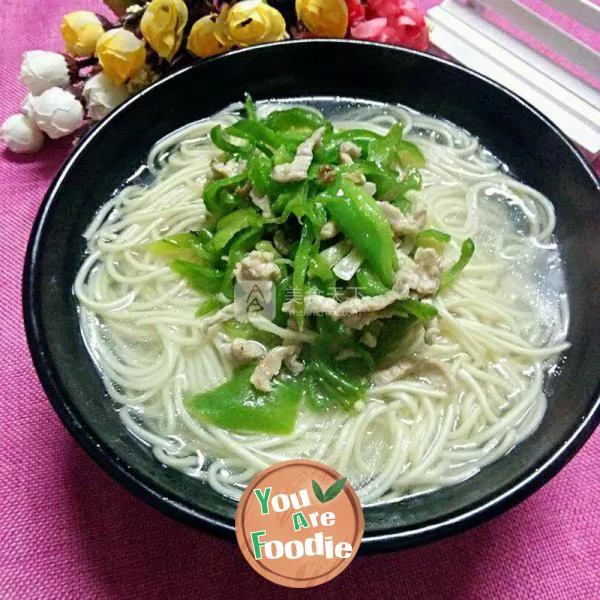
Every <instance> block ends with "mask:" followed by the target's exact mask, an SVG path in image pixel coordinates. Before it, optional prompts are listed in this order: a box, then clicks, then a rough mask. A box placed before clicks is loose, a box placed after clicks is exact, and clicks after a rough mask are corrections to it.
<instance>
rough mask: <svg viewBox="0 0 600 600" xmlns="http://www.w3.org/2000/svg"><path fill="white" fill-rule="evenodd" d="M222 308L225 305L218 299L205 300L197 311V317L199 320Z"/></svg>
mask: <svg viewBox="0 0 600 600" xmlns="http://www.w3.org/2000/svg"><path fill="white" fill-rule="evenodd" d="M222 307H223V303H222V302H221V301H220V300H217V299H216V298H210V299H209V300H205V301H204V302H203V303H202V304H201V305H200V306H199V307H198V310H197V311H196V315H195V316H196V317H197V318H200V317H204V316H205V315H209V314H210V313H213V312H215V311H217V310H219V309H220V308H222Z"/></svg>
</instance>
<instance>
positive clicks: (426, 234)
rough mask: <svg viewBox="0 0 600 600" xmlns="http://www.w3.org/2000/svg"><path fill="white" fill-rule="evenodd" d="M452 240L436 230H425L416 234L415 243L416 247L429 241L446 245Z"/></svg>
mask: <svg viewBox="0 0 600 600" xmlns="http://www.w3.org/2000/svg"><path fill="white" fill-rule="evenodd" d="M451 239H452V238H451V237H450V236H449V235H448V234H447V233H444V232H443V231H439V230H438V229H425V230H423V231H420V232H419V233H417V237H416V238H415V241H416V242H417V245H418V246H423V245H425V244H427V243H428V242H430V241H434V242H439V243H440V244H447V243H448V242H449V241H450V240H451Z"/></svg>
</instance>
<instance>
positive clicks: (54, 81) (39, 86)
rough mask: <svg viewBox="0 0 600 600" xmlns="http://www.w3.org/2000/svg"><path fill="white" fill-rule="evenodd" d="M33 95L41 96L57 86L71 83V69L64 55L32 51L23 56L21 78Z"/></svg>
mask: <svg viewBox="0 0 600 600" xmlns="http://www.w3.org/2000/svg"><path fill="white" fill-rule="evenodd" d="M19 79H20V80H21V82H22V83H24V84H25V85H26V86H27V87H28V88H29V89H30V90H31V93H32V94H35V95H37V94H41V93H42V92H44V91H46V90H47V89H49V88H51V87H55V86H62V85H67V83H69V68H68V66H67V61H66V59H65V57H64V56H63V55H62V54H58V53H57V52H46V51H44V50H30V51H29V52H25V54H23V62H22V63H21V75H20V77H19Z"/></svg>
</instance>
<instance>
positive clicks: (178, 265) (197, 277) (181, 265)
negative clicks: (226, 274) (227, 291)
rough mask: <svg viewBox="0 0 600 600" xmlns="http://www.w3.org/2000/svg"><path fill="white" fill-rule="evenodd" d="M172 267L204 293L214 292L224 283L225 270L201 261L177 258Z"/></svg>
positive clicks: (192, 285)
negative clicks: (200, 262)
mask: <svg viewBox="0 0 600 600" xmlns="http://www.w3.org/2000/svg"><path fill="white" fill-rule="evenodd" d="M170 266H171V269H172V270H173V271H175V273H177V274H179V275H181V276H182V277H183V278H184V279H185V280H186V281H187V282H188V283H189V284H190V286H191V287H193V288H194V289H195V290H198V291H200V292H202V293H204V294H214V293H216V292H218V291H219V289H220V287H221V285H222V284H223V272H222V271H220V270H219V269H214V268H213V267H207V266H206V265H201V264H199V263H193V262H188V261H185V260H180V259H175V260H174V261H173V262H172V263H171V265H170Z"/></svg>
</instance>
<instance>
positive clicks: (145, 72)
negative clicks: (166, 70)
mask: <svg viewBox="0 0 600 600" xmlns="http://www.w3.org/2000/svg"><path fill="white" fill-rule="evenodd" d="M157 79H158V73H156V72H155V71H153V70H152V69H151V68H150V66H149V65H147V64H146V65H144V66H143V67H142V68H141V69H140V70H139V71H138V72H137V73H136V74H135V75H134V76H133V77H131V78H130V79H129V80H128V81H127V83H126V84H125V87H126V88H127V91H128V92H129V93H130V94H133V93H135V92H139V91H140V90H143V89H144V88H145V87H148V86H149V85H150V84H151V83H154V82H155V81H156V80H157Z"/></svg>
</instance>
